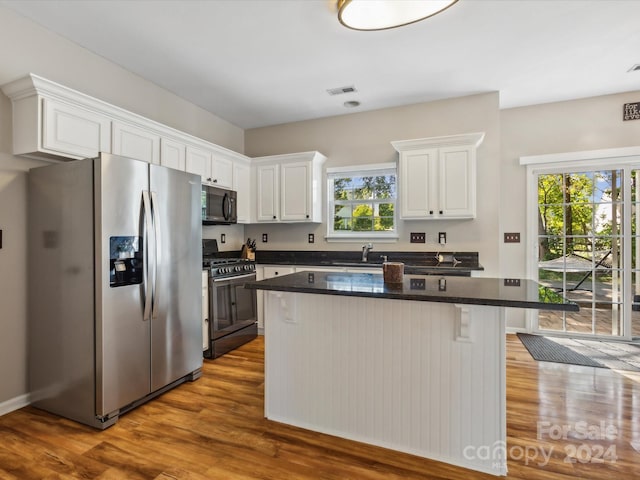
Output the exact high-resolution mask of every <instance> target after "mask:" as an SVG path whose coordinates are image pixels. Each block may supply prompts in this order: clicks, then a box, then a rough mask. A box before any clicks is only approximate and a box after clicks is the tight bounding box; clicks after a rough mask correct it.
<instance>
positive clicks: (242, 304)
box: [209, 272, 257, 342]
mask: <svg viewBox="0 0 640 480" xmlns="http://www.w3.org/2000/svg"><path fill="white" fill-rule="evenodd" d="M255 279H256V274H255V272H254V273H250V274H247V275H240V276H237V277H231V278H220V279H216V278H211V279H209V282H210V284H209V285H210V289H209V308H210V309H211V312H210V313H211V315H210V317H209V318H211V319H212V322H211V339H212V341H214V342H215V340H216V339H218V338H221V337H224V336H226V335H230V334H233V333H234V332H236V331H238V330H241V329H243V328H245V327H248V326H250V325H253V324H255V323H256V322H257V314H256V312H257V300H256V291H255V290H249V289H246V288H244V284H245V283H246V282H252V281H255Z"/></svg>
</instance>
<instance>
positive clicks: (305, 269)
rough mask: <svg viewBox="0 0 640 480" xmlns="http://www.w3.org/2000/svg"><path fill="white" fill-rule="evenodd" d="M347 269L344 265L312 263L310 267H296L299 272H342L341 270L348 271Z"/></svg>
mask: <svg viewBox="0 0 640 480" xmlns="http://www.w3.org/2000/svg"><path fill="white" fill-rule="evenodd" d="M346 271H347V269H346V268H344V267H316V266H313V265H310V266H308V267H296V273H298V272H329V273H331V272H335V273H340V272H346Z"/></svg>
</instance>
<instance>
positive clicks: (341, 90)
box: [327, 85, 357, 95]
mask: <svg viewBox="0 0 640 480" xmlns="http://www.w3.org/2000/svg"><path fill="white" fill-rule="evenodd" d="M356 91H357V90H356V87H354V86H353V85H350V86H348V87H338V88H329V89H328V90H327V92H328V93H329V95H342V94H343V93H353V92H356Z"/></svg>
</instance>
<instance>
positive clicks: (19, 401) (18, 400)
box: [0, 393, 31, 416]
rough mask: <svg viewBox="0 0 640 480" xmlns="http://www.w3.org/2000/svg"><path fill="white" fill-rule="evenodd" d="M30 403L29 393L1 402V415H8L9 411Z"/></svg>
mask: <svg viewBox="0 0 640 480" xmlns="http://www.w3.org/2000/svg"><path fill="white" fill-rule="evenodd" d="M30 403H31V398H30V395H29V394H28V393H25V394H24V395H20V396H18V397H15V398H11V399H9V400H6V401H4V402H2V403H0V416H2V415H6V414H7V413H10V412H13V411H14V410H18V409H20V408H22V407H26V406H27V405H29V404H30Z"/></svg>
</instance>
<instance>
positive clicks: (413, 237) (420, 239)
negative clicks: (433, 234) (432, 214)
mask: <svg viewBox="0 0 640 480" xmlns="http://www.w3.org/2000/svg"><path fill="white" fill-rule="evenodd" d="M425 240H426V235H425V234H424V232H422V233H415V232H411V234H410V236H409V241H410V243H425Z"/></svg>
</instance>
